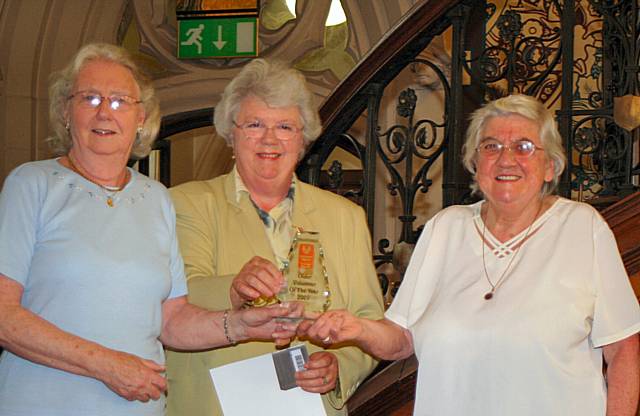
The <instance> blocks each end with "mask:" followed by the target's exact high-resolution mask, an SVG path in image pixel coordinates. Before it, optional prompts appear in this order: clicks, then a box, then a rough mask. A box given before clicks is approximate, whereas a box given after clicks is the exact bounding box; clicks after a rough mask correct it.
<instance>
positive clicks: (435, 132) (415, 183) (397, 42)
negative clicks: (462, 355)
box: [299, 0, 640, 287]
mask: <svg viewBox="0 0 640 416" xmlns="http://www.w3.org/2000/svg"><path fill="white" fill-rule="evenodd" d="M497 3H500V7H501V8H500V9H499V8H498V4H497ZM639 23H640V19H639V12H638V0H631V1H613V0H611V1H596V0H583V1H573V0H566V1H564V2H560V1H558V0H540V1H527V2H522V1H506V2H492V1H484V0H482V1H481V0H463V1H439V2H434V1H430V2H425V3H423V4H421V5H419V6H417V7H415V8H414V10H413V13H412V14H411V15H410V16H408V17H407V18H406V20H405V21H404V22H401V23H400V24H399V27H398V28H396V29H395V30H396V31H397V32H392V34H391V35H390V36H389V37H387V38H385V39H384V40H383V41H382V42H381V43H380V45H378V47H377V48H376V49H375V50H374V51H373V52H372V53H371V54H370V55H369V56H368V57H366V58H365V59H364V60H363V61H361V62H360V63H359V65H358V67H357V68H356V69H355V70H354V71H353V72H352V73H351V74H350V75H349V77H347V78H346V79H345V80H344V81H343V82H342V83H341V84H340V85H339V87H338V88H337V89H336V91H334V93H333V94H332V96H331V97H329V99H327V101H326V102H325V105H324V106H323V108H322V110H321V114H322V116H323V120H325V122H326V124H325V130H324V134H323V135H322V136H321V137H320V138H319V139H318V140H317V142H316V144H315V145H314V147H313V148H312V149H311V151H310V152H309V153H308V155H307V157H306V158H305V159H304V160H303V162H302V164H301V166H300V169H299V174H300V175H301V176H302V177H303V178H304V179H305V180H307V181H309V182H311V183H315V184H320V183H321V181H320V178H321V167H322V166H323V165H324V164H325V163H326V162H327V158H328V157H329V155H330V154H331V152H332V150H333V149H334V148H335V147H336V146H341V147H344V148H345V149H357V148H358V146H354V145H353V144H352V143H353V142H354V141H358V142H359V144H360V146H359V148H360V152H359V153H358V152H354V151H353V150H350V151H352V153H354V154H355V155H356V156H357V157H358V158H359V159H360V160H361V163H362V167H363V175H362V176H363V179H362V184H361V185H360V186H358V187H357V189H353V190H349V189H347V190H344V189H343V190H342V192H343V193H344V192H347V193H348V195H349V196H354V195H355V196H356V198H355V199H356V200H357V201H358V202H359V203H361V204H362V206H363V207H364V208H365V210H366V212H367V217H368V221H369V226H370V228H371V229H372V230H373V228H374V218H375V217H376V216H375V204H374V201H375V200H376V186H375V182H376V180H380V178H381V177H386V178H388V179H387V180H388V182H387V184H386V189H387V192H389V193H390V194H391V195H395V196H397V197H398V198H399V200H400V204H401V206H402V214H401V215H399V216H398V219H399V221H400V222H401V223H402V232H401V234H400V236H399V238H397V239H396V241H397V243H396V244H395V245H394V244H392V243H391V242H390V241H389V238H383V239H381V240H380V241H378V244H377V247H378V252H377V253H375V255H374V257H375V260H376V263H377V264H378V265H382V264H386V263H393V262H394V257H395V258H396V259H397V258H399V257H406V256H402V255H401V254H402V253H400V255H399V253H398V251H400V252H401V251H402V250H404V249H405V248H406V246H407V245H409V246H410V245H411V244H413V243H415V241H416V239H417V237H418V235H419V232H420V225H419V224H416V223H415V221H416V214H415V212H414V202H415V199H416V196H417V194H419V193H423V192H427V191H428V190H429V188H430V186H431V185H432V177H431V176H430V175H431V170H430V169H431V168H432V166H433V164H434V162H435V161H436V160H437V159H438V158H440V157H442V159H443V163H444V167H443V173H442V175H443V197H442V205H443V206H448V205H451V204H457V203H466V202H469V201H470V194H469V188H468V184H469V181H470V178H469V176H468V174H467V173H466V172H464V170H463V169H462V165H461V160H460V159H461V148H462V144H463V139H464V131H465V128H466V118H467V115H468V114H469V113H470V112H471V111H473V110H475V109H476V108H477V107H478V106H480V105H481V104H482V103H483V102H486V101H488V100H491V99H494V98H497V97H499V96H503V95H507V94H510V93H523V94H528V95H533V96H535V97H537V98H538V99H540V100H541V101H543V102H544V103H546V105H547V106H548V107H549V108H550V109H552V110H554V111H555V114H556V116H557V121H558V126H559V129H560V131H561V133H562V135H563V137H564V138H565V146H566V151H567V154H568V155H571V156H570V157H569V159H570V160H569V164H568V167H567V169H566V171H565V172H564V174H563V176H562V178H561V182H560V187H559V193H560V194H562V195H564V196H566V197H570V198H573V199H582V200H586V201H588V202H591V203H594V204H600V203H610V202H612V201H615V200H618V199H621V198H622V197H624V196H626V195H628V194H629V193H631V192H633V191H635V190H637V189H638V186H637V181H638V175H639V174H640V168H639V165H638V148H637V147H638V133H637V131H636V130H633V131H632V132H629V131H627V130H625V129H623V128H621V127H619V126H618V125H617V124H616V123H615V122H614V97H618V96H624V95H629V94H630V95H638V85H639V83H638V69H639V67H638V58H639V56H638V55H639V54H638V52H639V48H638V41H639V40H640V38H639V36H638V25H639ZM445 30H450V39H451V42H450V50H451V59H450V64H449V65H447V66H446V67H443V65H442V62H434V61H432V60H428V59H423V58H421V57H419V55H420V53H421V52H423V51H424V50H425V49H426V50H428V49H429V46H430V42H431V41H432V40H433V39H434V38H436V37H438V36H440V35H441V34H442V33H443V32H444V31H445ZM394 35H395V36H394ZM418 67H421V68H423V69H422V70H428V71H432V73H434V74H435V76H436V77H437V80H438V81H439V83H440V85H441V88H442V95H443V97H444V98H443V101H442V102H443V104H442V114H441V115H440V116H438V117H436V118H434V117H433V115H431V117H430V118H425V117H424V115H422V114H416V112H415V111H416V101H417V97H416V94H415V91H414V89H413V88H406V89H403V90H402V92H400V94H399V96H398V97H397V114H398V115H399V117H400V118H401V119H402V120H404V123H399V124H398V123H395V124H392V125H391V126H389V127H385V126H384V124H385V122H384V121H381V118H380V117H379V114H380V104H381V102H382V100H383V97H384V96H385V94H387V93H386V88H387V86H388V85H389V84H390V83H391V82H394V79H395V77H396V76H397V75H398V74H399V73H400V72H401V71H403V70H405V69H406V68H414V69H415V68H418ZM418 71H420V69H418ZM395 82H397V81H395ZM619 110H620V109H616V111H619ZM362 118H363V119H364V120H365V123H366V126H367V127H366V132H365V134H364V135H363V137H361V138H359V140H356V139H354V138H353V136H352V135H351V134H350V133H349V129H350V127H351V126H352V125H353V124H354V123H356V121H357V120H358V119H362ZM639 123H640V122H639ZM345 138H348V140H345ZM363 149H364V151H362V150H363ZM379 162H382V163H379ZM380 166H383V167H384V170H385V174H384V175H379V174H378V173H377V172H376V170H377V169H379V168H380ZM330 175H331V177H332V178H333V179H334V180H333V181H332V183H330V184H325V186H326V187H329V188H333V189H334V190H339V189H340V188H341V184H340V181H339V180H336V178H340V177H341V176H342V172H340V169H339V167H338V166H337V165H335V164H333V165H332V172H331V174H330ZM392 246H393V247H392ZM390 247H392V249H390ZM394 254H395V256H394ZM395 266H396V267H399V268H400V269H402V265H401V264H397V262H396V264H395ZM381 278H382V281H383V287H387V286H388V285H389V281H388V279H387V277H386V276H385V275H384V274H381Z"/></svg>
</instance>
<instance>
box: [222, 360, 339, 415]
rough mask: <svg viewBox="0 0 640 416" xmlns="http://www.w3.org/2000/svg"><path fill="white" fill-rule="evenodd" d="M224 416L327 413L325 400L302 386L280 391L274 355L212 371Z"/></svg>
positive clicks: (239, 362)
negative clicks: (323, 401) (323, 402)
mask: <svg viewBox="0 0 640 416" xmlns="http://www.w3.org/2000/svg"><path fill="white" fill-rule="evenodd" d="M209 372H210V373H211V379H212V380H213V384H214V386H215V388H216V392H217V393H218V399H220V405H221V406H222V411H223V412H224V415H225V416H246V415H251V414H254V415H261V416H270V415H273V416H285V415H296V416H297V415H305V416H326V413H325V411H324V406H323V405H322V399H321V398H320V395H319V394H317V393H308V392H306V391H304V390H302V389H301V388H300V387H296V388H293V389H290V390H280V385H279V384H278V376H277V375H276V369H275V366H274V364H273V358H271V354H265V355H260V356H258V357H253V358H249V359H247V360H244V361H238V362H235V363H231V364H227V365H224V366H222V367H217V368H212V369H211V370H209Z"/></svg>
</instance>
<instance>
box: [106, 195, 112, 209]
mask: <svg viewBox="0 0 640 416" xmlns="http://www.w3.org/2000/svg"><path fill="white" fill-rule="evenodd" d="M107 205H109V207H110V208H113V198H111V197H110V196H108V197H107Z"/></svg>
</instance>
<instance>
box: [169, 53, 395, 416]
mask: <svg viewBox="0 0 640 416" xmlns="http://www.w3.org/2000/svg"><path fill="white" fill-rule="evenodd" d="M312 101H313V97H312V94H311V92H310V91H309V89H308V88H307V86H306V83H305V80H304V77H303V76H302V74H300V73H299V72H298V71H296V70H293V69H290V68H288V67H286V66H285V65H283V64H281V63H277V62H269V61H265V60H263V59H256V60H254V61H252V62H251V63H249V64H247V65H246V66H245V67H244V68H243V69H242V71H240V73H239V74H238V75H237V76H236V77H235V78H234V79H233V80H232V81H231V83H230V84H229V85H228V86H227V88H226V89H225V91H224V94H223V95H222V100H221V101H220V103H219V104H218V106H217V107H216V110H215V120H214V121H215V126H216V129H217V131H218V133H219V134H220V135H221V136H222V137H224V138H225V140H227V143H228V144H229V146H231V147H232V148H233V151H234V155H235V159H236V164H235V167H234V168H233V170H232V172H231V173H229V174H227V175H224V176H222V177H218V178H216V179H213V180H209V181H204V182H192V183H188V184H184V185H181V186H178V187H175V188H173V189H171V196H172V198H173V200H174V203H175V205H176V212H177V229H178V240H179V242H180V248H181V252H182V255H183V256H184V259H185V264H186V270H187V281H188V285H189V300H190V301H191V302H193V303H195V304H197V305H201V306H205V307H211V308H216V309H226V308H233V309H238V308H241V307H242V306H243V305H244V304H245V303H247V302H250V301H252V300H255V299H257V298H259V297H261V296H262V297H266V298H269V297H271V296H273V295H274V294H276V293H278V291H279V290H280V288H281V286H282V285H283V277H282V274H281V272H280V270H281V268H282V266H283V264H284V262H285V261H286V259H287V255H288V252H289V248H290V246H291V243H292V237H293V233H294V227H302V228H303V229H304V230H307V231H315V232H318V233H319V236H320V242H321V244H322V246H323V248H324V255H325V258H324V260H325V266H326V269H327V273H328V280H329V286H330V291H331V307H332V308H340V309H346V310H349V311H350V312H351V313H353V314H354V315H356V316H361V317H363V318H369V319H378V318H381V317H382V313H383V307H382V297H381V294H380V288H379V285H378V282H377V278H376V272H375V270H374V267H373V265H372V263H371V247H370V243H369V241H370V237H369V233H368V230H367V226H366V222H365V219H364V213H363V211H362V210H361V209H360V208H359V207H357V206H356V205H354V204H353V203H351V202H349V201H347V200H346V199H344V198H342V197H339V196H337V195H335V194H333V193H330V192H326V191H323V190H320V189H318V188H315V187H312V186H309V185H307V184H305V183H303V182H301V181H300V180H298V179H297V178H296V176H295V174H294V171H295V168H296V164H297V163H298V161H299V160H300V158H301V157H302V155H303V154H304V150H305V147H306V146H307V145H308V144H309V143H310V142H311V141H313V140H314V139H315V138H316V137H317V136H318V134H319V130H320V124H319V117H318V114H317V111H316V110H315V108H314V106H313V102H312ZM307 348H308V349H309V352H310V357H309V362H308V363H307V370H306V371H301V372H299V373H297V375H296V380H297V384H298V386H300V387H301V388H302V389H304V390H306V391H308V392H312V393H321V394H322V398H323V401H324V404H325V409H326V411H327V413H328V414H330V415H333V414H341V413H343V412H344V409H343V407H344V403H345V401H346V400H347V399H348V398H349V396H350V395H351V394H352V393H353V392H354V390H355V389H356V387H357V386H358V384H359V383H360V382H361V381H362V379H363V378H364V377H365V376H366V375H367V374H368V373H369V372H370V371H371V370H372V369H373V367H374V366H375V364H376V363H375V361H374V360H373V359H372V358H371V357H369V356H368V355H366V354H364V353H363V352H362V351H361V350H359V349H358V348H355V347H341V348H332V349H326V348H323V346H322V345H321V346H317V345H312V344H307ZM273 351H274V345H273V344H270V343H263V342H251V343H246V344H240V345H236V346H232V347H228V348H220V349H217V350H215V351H206V352H200V353H169V355H168V357H167V373H168V379H169V388H170V391H171V394H170V395H169V399H168V411H169V414H170V415H175V416H178V415H189V416H200V415H203V416H204V415H206V416H211V415H221V414H222V411H221V408H220V404H219V403H218V399H217V396H216V393H215V390H214V386H213V383H212V381H211V376H210V375H209V370H210V369H211V368H214V367H218V366H221V365H224V364H228V363H231V362H234V361H238V360H243V359H246V358H249V357H253V356H257V355H261V354H266V353H269V352H273ZM243 393H246V394H247V395H248V396H249V397H250V395H251V393H250V392H243Z"/></svg>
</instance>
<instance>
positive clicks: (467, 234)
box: [299, 95, 640, 416]
mask: <svg viewBox="0 0 640 416" xmlns="http://www.w3.org/2000/svg"><path fill="white" fill-rule="evenodd" d="M464 163H465V166H466V167H467V169H468V170H469V171H470V172H471V173H472V174H473V175H474V179H475V184H474V188H475V189H477V190H478V191H479V192H481V194H482V195H483V196H484V200H483V201H480V202H478V203H476V204H473V205H470V206H454V207H449V208H447V209H444V210H443V211H441V212H440V213H438V214H437V215H436V216H435V217H434V218H432V219H431V220H430V221H429V222H428V223H427V224H426V226H425V228H424V231H423V233H422V235H421V237H420V241H419V242H418V244H417V246H416V248H415V252H414V254H413V257H412V259H411V262H410V265H409V267H408V269H407V272H406V275H405V277H404V281H403V283H402V285H401V287H400V289H399V291H398V294H397V296H396V297H395V299H394V302H393V304H392V305H391V307H390V308H389V310H388V311H387V312H386V318H385V319H383V320H379V321H375V320H368V319H361V318H358V317H354V316H352V315H351V314H349V313H348V312H345V311H331V312H328V313H326V314H324V315H323V316H322V317H321V318H320V319H318V320H317V321H316V322H315V323H314V324H313V325H310V324H305V325H301V326H300V328H299V331H301V332H305V331H306V334H308V336H311V337H312V338H315V339H325V340H327V341H328V342H340V343H342V342H355V344H357V345H359V346H361V347H362V348H363V349H364V350H365V351H369V352H370V353H372V354H373V355H375V356H377V357H380V358H384V359H400V358H404V357H407V356H409V355H411V354H412V353H414V352H415V353H416V355H417V357H418V360H419V362H420V368H419V370H418V384H417V393H416V401H415V409H414V414H416V415H487V416H489V415H491V416H496V415H498V416H499V415H505V416H507V415H509V416H512V415H519V416H521V415H558V416H560V415H562V416H566V415H581V416H586V415H593V416H604V415H605V414H606V415H608V416H613V415H635V408H636V404H637V401H638V392H639V387H638V384H639V376H640V374H639V369H638V366H639V355H638V335H637V332H638V331H640V311H639V308H638V303H637V301H636V299H635V297H634V294H633V292H632V290H631V286H630V284H629V281H628V277H627V275H626V273H625V270H624V267H623V264H622V261H621V259H620V255H619V253H618V251H617V248H616V242H615V240H614V237H613V235H612V233H611V231H610V229H609V228H608V227H607V224H606V223H605V222H604V221H603V219H602V217H600V215H599V214H598V213H597V212H596V210H594V209H593V208H592V207H591V206H589V205H586V204H582V203H578V202H573V201H570V200H567V199H563V198H559V197H557V196H553V195H551V193H552V191H553V190H554V188H555V187H556V185H557V183H558V178H559V175H560V173H561V172H562V170H563V169H564V165H565V156H564V155H563V151H562V143H561V138H560V135H559V133H558V131H557V128H556V126H555V123H554V120H553V118H552V115H551V114H550V113H549V112H548V111H547V110H546V109H545V107H544V106H543V105H542V104H541V103H539V102H538V101H536V100H535V99H533V98H531V97H527V96H522V95H513V96H509V97H506V98H502V99H499V100H496V101H494V102H491V103H489V104H488V105H486V106H485V107H483V108H481V109H479V110H478V111H476V112H475V113H474V115H473V117H472V120H471V124H470V127H469V131H468V134H467V139H466V144H465V147H464ZM603 358H604V361H605V362H606V364H607V372H606V378H604V377H603V372H602V368H603Z"/></svg>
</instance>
